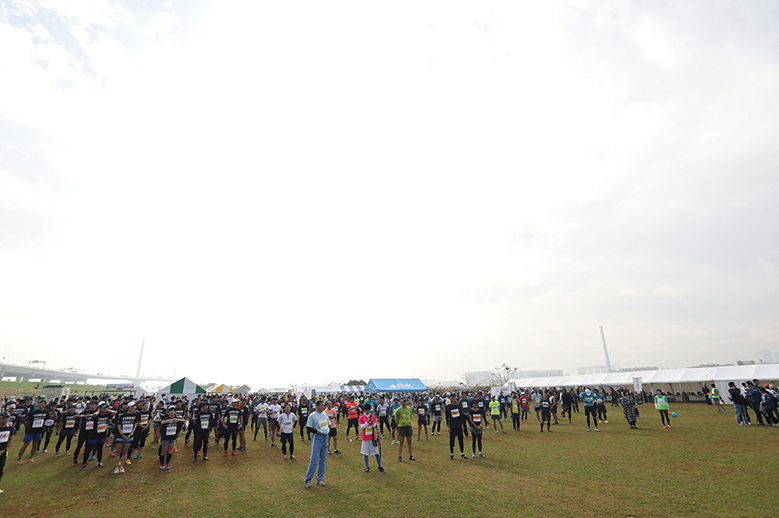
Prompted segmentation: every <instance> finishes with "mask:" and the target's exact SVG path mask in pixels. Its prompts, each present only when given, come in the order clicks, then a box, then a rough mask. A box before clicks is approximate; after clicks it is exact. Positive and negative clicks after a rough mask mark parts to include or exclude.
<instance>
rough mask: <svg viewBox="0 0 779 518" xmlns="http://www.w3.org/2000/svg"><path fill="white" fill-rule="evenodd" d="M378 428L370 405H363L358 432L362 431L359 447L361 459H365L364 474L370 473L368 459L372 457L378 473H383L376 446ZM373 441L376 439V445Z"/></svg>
mask: <svg viewBox="0 0 779 518" xmlns="http://www.w3.org/2000/svg"><path fill="white" fill-rule="evenodd" d="M382 399H384V398H382ZM378 427H379V425H378V422H377V420H376V416H375V415H373V413H371V404H370V403H365V405H363V412H362V415H361V416H360V430H362V445H361V446H360V453H362V456H363V459H365V472H366V473H370V472H371V467H370V464H369V463H368V458H370V457H374V456H375V457H376V462H377V463H378V465H379V471H381V472H382V473H384V468H383V467H382V466H381V455H380V454H379V447H378V445H377V443H378V439H377V438H376V435H377V433H378ZM374 439H376V443H374Z"/></svg>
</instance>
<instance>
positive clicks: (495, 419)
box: [489, 398, 506, 433]
mask: <svg viewBox="0 0 779 518" xmlns="http://www.w3.org/2000/svg"><path fill="white" fill-rule="evenodd" d="M489 404H490V416H491V417H492V426H494V427H495V433H499V432H498V425H500V430H501V432H503V433H506V430H504V429H503V421H502V420H501V418H500V402H499V401H498V400H497V399H495V398H493V400H492V401H490V403H489Z"/></svg>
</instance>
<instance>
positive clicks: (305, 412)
mask: <svg viewBox="0 0 779 518" xmlns="http://www.w3.org/2000/svg"><path fill="white" fill-rule="evenodd" d="M300 413H301V414H303V415H306V414H307V413H308V408H301V409H300Z"/></svg>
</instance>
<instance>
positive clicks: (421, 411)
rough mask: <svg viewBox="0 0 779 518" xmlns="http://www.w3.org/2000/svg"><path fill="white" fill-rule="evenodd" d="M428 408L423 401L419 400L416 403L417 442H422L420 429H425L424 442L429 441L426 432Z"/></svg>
mask: <svg viewBox="0 0 779 518" xmlns="http://www.w3.org/2000/svg"><path fill="white" fill-rule="evenodd" d="M428 412H429V411H428V408H427V405H426V404H425V402H424V401H423V400H421V399H420V400H419V403H417V441H421V440H422V427H423V426H424V427H425V440H426V441H429V440H430V435H429V434H428V432H427V416H428Z"/></svg>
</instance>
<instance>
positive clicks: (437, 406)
mask: <svg viewBox="0 0 779 518" xmlns="http://www.w3.org/2000/svg"><path fill="white" fill-rule="evenodd" d="M430 414H431V415H432V416H433V427H432V429H431V430H430V435H441V423H442V422H443V421H444V404H443V403H442V402H441V398H439V397H438V395H436V396H435V397H434V398H433V402H432V403H431V404H430ZM436 428H438V433H436Z"/></svg>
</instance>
